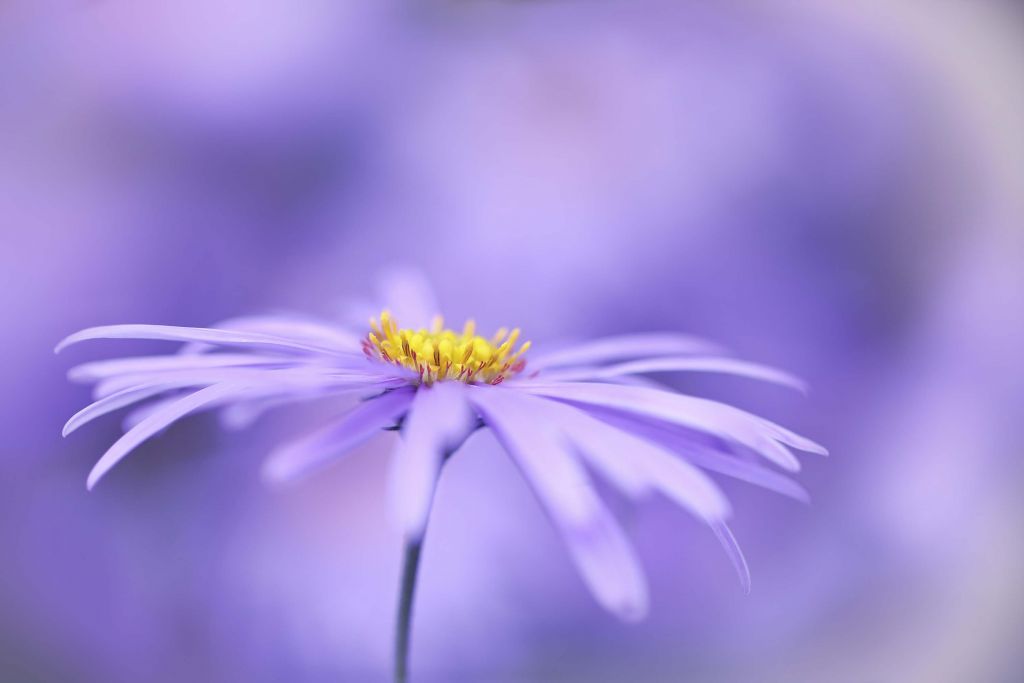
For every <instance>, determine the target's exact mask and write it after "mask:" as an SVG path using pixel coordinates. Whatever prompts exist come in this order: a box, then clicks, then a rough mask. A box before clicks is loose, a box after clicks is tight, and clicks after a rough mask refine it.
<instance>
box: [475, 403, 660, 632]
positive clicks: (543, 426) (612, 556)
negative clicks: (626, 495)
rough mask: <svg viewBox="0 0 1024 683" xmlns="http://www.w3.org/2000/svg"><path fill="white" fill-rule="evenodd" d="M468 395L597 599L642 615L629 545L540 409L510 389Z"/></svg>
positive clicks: (641, 588)
mask: <svg viewBox="0 0 1024 683" xmlns="http://www.w3.org/2000/svg"><path fill="white" fill-rule="evenodd" d="M468 396H469V397H470V400H471V401H472V402H473V403H474V404H475V405H476V406H477V409H478V410H479V411H480V413H481V415H482V416H483V417H484V421H485V422H486V423H487V424H488V425H489V426H490V427H491V429H492V430H493V431H494V433H495V435H496V436H497V438H498V440H499V441H500V442H501V443H502V445H503V446H504V447H505V449H506V450H507V451H508V453H509V455H510V456H511V457H512V459H513V461H514V462H515V463H516V464H517V465H518V466H519V469H520V470H521V471H522V472H523V475H524V476H525V477H526V480H527V481H528V482H529V483H530V485H531V487H532V489H533V491H534V493H535V494H536V495H537V498H538V499H539V500H540V502H541V505H542V506H543V507H544V508H545V509H546V510H547V512H548V514H549V515H550V516H551V519H552V521H553V522H554V524H555V526H556V528H557V529H558V530H559V531H560V532H561V534H562V537H563V539H564V540H565V543H566V547H567V548H568V550H569V554H570V557H571V558H572V560H573V562H574V564H575V565H576V567H577V569H578V570H579V572H580V574H581V575H582V576H583V579H584V581H585V582H586V584H587V586H588V587H589V588H590V590H591V592H592V593H593V595H594V597H595V598H596V599H597V601H598V602H599V603H600V604H601V605H602V606H604V607H605V608H606V609H608V610H609V611H611V612H614V613H615V614H617V615H618V616H619V617H621V618H622V619H625V620H635V619H639V618H642V617H643V616H644V615H645V614H646V612H647V601H648V598H647V585H646V582H645V580H644V576H643V572H642V570H641V569H640V565H639V562H638V561H637V558H636V556H635V554H634V552H633V549H632V547H631V546H630V544H629V541H628V540H627V539H626V537H625V534H623V532H622V529H621V528H620V527H619V525H618V523H617V522H616V521H615V519H614V518H613V517H612V516H611V514H610V513H609V512H608V511H607V509H606V508H605V506H604V504H603V503H602V502H601V500H600V499H599V498H598V496H597V494H596V493H595V492H594V490H593V487H592V486H591V484H590V482H589V480H588V478H587V476H586V473H585V472H584V471H583V468H582V466H581V465H580V463H578V462H577V461H576V459H575V458H574V457H573V456H572V455H571V454H570V453H569V452H568V450H567V445H566V444H565V443H564V442H563V441H561V440H560V439H559V437H558V434H557V433H556V432H555V431H554V430H553V429H551V428H550V425H549V423H548V422H547V421H546V420H544V419H543V414H541V413H537V412H536V410H535V409H534V408H531V407H530V404H528V403H526V402H523V401H517V400H516V399H517V396H516V392H515V391H514V390H510V389H502V388H499V387H475V388H473V389H472V390H471V391H469V392H468ZM520 398H521V397H520Z"/></svg>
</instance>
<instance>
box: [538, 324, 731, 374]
mask: <svg viewBox="0 0 1024 683" xmlns="http://www.w3.org/2000/svg"><path fill="white" fill-rule="evenodd" d="M721 350H722V349H721V347H719V346H718V345H717V344H714V343H712V342H709V341H707V340H705V339H700V338H699V337H693V336H690V335H686V334H668V333H648V334H626V335H620V336H616V337H605V338H603V339H595V340H594V341H590V342H584V343H582V344H577V345H575V346H570V347H568V348H565V349H561V350H559V351H553V352H551V353H548V354H534V355H533V356H532V357H531V359H530V367H531V368H534V369H538V370H539V369H542V368H554V367H569V366H573V365H596V364H601V363H610V362H613V361H618V360H628V359H631V358H645V357H649V356H677V355H689V354H704V355H707V354H716V353H720V352H721Z"/></svg>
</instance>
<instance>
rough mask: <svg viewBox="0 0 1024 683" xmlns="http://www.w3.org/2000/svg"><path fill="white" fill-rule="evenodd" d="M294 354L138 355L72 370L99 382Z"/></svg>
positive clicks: (75, 376) (277, 360)
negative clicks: (117, 377)
mask: <svg viewBox="0 0 1024 683" xmlns="http://www.w3.org/2000/svg"><path fill="white" fill-rule="evenodd" d="M294 362H295V358H294V357H282V356H258V355H256V354H247V353H218V354H209V355H204V356H179V355H162V356H135V357H131V358H115V359H113V360H101V361H93V362H91V363H83V364H82V365H77V366H75V367H73V368H71V369H70V370H68V379H70V380H71V381H73V382H95V381H97V380H103V379H107V378H110V377H116V376H118V375H125V374H134V373H148V372H162V371H169V370H199V369H203V368H228V367H251V366H267V365H271V366H273V365H291V364H293V363H294Z"/></svg>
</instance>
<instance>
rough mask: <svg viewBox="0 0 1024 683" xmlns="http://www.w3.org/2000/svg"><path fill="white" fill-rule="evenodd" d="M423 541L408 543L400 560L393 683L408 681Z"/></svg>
mask: <svg viewBox="0 0 1024 683" xmlns="http://www.w3.org/2000/svg"><path fill="white" fill-rule="evenodd" d="M422 549H423V540H422V539H421V540H419V541H408V542H407V543H406V544H405V555H404V558H403V560H402V583H401V586H400V588H399V595H398V619H397V621H396V623H395V683H406V681H408V680H409V643H410V635H411V631H412V601H413V596H414V594H415V593H416V574H417V571H418V569H419V566H420V552H421V551H422Z"/></svg>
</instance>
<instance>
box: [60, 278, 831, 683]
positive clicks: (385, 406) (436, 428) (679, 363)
mask: <svg viewBox="0 0 1024 683" xmlns="http://www.w3.org/2000/svg"><path fill="white" fill-rule="evenodd" d="M408 283H409V281H408V280H406V281H405V284H406V285H408ZM423 287H425V285H420V288H421V289H422V288H423ZM398 289H399V290H403V289H404V293H403V296H404V298H405V299H407V300H417V301H423V300H425V299H424V297H425V296H426V295H425V294H424V292H423V291H419V292H415V291H412V292H410V291H409V289H410V288H409V287H408V286H405V287H404V288H403V287H398ZM406 303H408V302H406ZM424 305H430V304H421V305H420V306H416V305H412V306H409V305H406V306H405V307H404V309H405V310H403V309H402V307H398V308H396V309H395V310H399V311H400V312H401V313H402V315H409V316H410V317H412V318H414V320H413V323H414V325H413V326H412V327H408V328H405V327H402V326H401V324H400V323H399V319H398V317H396V316H395V315H393V314H392V313H390V312H389V311H388V310H384V311H383V312H382V313H381V314H380V315H379V317H377V318H373V319H371V320H370V321H369V324H368V326H367V328H366V329H362V330H359V329H353V328H351V327H349V326H346V325H342V324H338V323H333V322H328V321H319V320H313V319H308V318H303V317H298V316H290V315H274V316H250V317H242V318H235V319H231V320H227V321H224V322H222V323H221V324H219V325H217V326H216V327H211V328H193V327H171V326H164V325H111V326H104V327H93V328H89V329H86V330H82V331H81V332H77V333H75V334H73V335H71V336H69V337H67V338H66V339H65V340H64V341H62V342H61V343H60V344H59V345H58V346H57V351H60V350H61V349H63V348H65V347H67V346H69V345H72V344H77V343H79V342H82V341H86V340H90V339H155V340H165V341H172V342H180V343H183V346H182V347H181V348H180V349H178V351H177V352H176V353H172V354H167V355H159V356H144V357H130V358H120V359H115V360H106V361H98V362H90V363H85V364H83V365H79V366H77V367H75V368H72V369H71V370H70V371H69V373H68V374H69V378H70V379H72V380H73V381H85V382H91V383H95V389H94V398H95V401H94V402H93V403H92V404H91V405H89V406H88V407H86V408H84V409H83V410H81V411H80V412H78V413H77V414H75V415H74V416H73V417H72V418H71V419H70V420H69V421H68V423H67V425H66V426H65V428H64V434H65V435H67V434H68V433H70V432H72V431H74V430H75V429H77V428H78V427H80V426H82V425H84V424H86V423H87V422H89V421H91V420H93V419H95V418H98V417H100V416H102V415H106V414H107V413H110V412H113V411H115V410H118V409H121V408H126V407H130V406H131V407H133V411H132V412H130V413H129V415H128V417H127V419H126V422H125V433H124V434H123V436H121V438H120V439H118V440H117V441H116V442H115V443H114V444H113V445H112V446H111V447H110V448H109V449H108V450H107V452H106V453H104V454H103V456H102V457H101V458H100V459H99V461H98V462H97V463H96V465H95V466H94V467H93V469H92V472H90V474H89V477H88V482H87V485H88V487H89V488H90V489H91V488H92V487H93V486H94V485H95V484H96V482H97V481H99V480H100V478H102V477H103V475H105V474H106V473H107V472H108V471H109V470H110V469H111V468H112V467H113V466H114V465H116V464H117V463H118V462H119V461H120V460H121V459H122V458H124V457H125V456H127V455H128V454H129V453H130V452H131V451H132V450H133V449H134V448H136V447H137V446H139V445H140V444H142V443H143V442H145V441H146V440H147V439H149V438H150V437H152V436H153V435H155V434H157V433H158V432H160V431H162V430H163V429H165V428H166V427H168V426H169V425H171V424H172V423H174V422H176V421H177V420H179V419H181V418H183V417H186V416H188V415H191V414H193V413H197V412H200V411H204V410H211V409H220V410H221V411H222V417H223V419H224V421H225V423H226V424H228V425H229V426H234V427H239V426H244V425H246V424H248V423H250V422H251V421H253V420H254V419H255V418H257V417H258V416H259V415H260V414H262V413H263V411H265V410H267V409H269V408H272V407H274V406H278V405H282V404H289V403H294V402H300V401H308V400H313V399H324V398H330V397H337V396H350V397H352V398H353V399H355V405H354V407H352V408H351V409H350V410H348V411H347V412H346V413H344V414H342V415H340V416H338V418H337V420H335V421H334V422H332V423H330V424H327V425H325V426H324V427H323V428H322V429H321V430H319V431H317V432H315V433H313V434H310V435H306V436H304V437H303V438H301V439H300V440H298V441H295V442H293V443H288V444H286V445H284V446H281V447H279V448H277V449H276V450H275V451H273V452H272V453H271V454H270V456H269V457H268V458H267V460H266V461H265V463H264V467H263V474H264V476H265V478H266V479H267V480H269V481H272V482H286V481H290V480H293V479H295V478H297V477H300V476H303V475H305V474H307V473H309V472H311V471H314V470H316V469H317V468H319V467H322V466H324V465H326V464H328V463H331V462H333V461H335V460H337V459H339V458H341V457H343V456H344V455H345V454H346V453H347V452H349V451H350V450H351V449H352V448H353V447H355V446H357V445H359V444H361V443H363V442H365V441H367V440H368V439H370V438H372V437H373V436H375V435H377V434H379V433H380V432H381V431H382V430H388V429H399V430H400V431H401V436H402V438H401V440H400V441H399V443H398V446H397V448H396V450H395V453H394V455H393V462H392V471H391V481H390V492H389V496H390V498H389V500H390V503H391V506H392V509H393V511H394V516H395V518H396V520H397V521H398V523H399V524H400V526H401V529H402V531H403V533H404V536H405V539H406V560H405V567H404V572H403V579H402V590H401V598H400V604H399V629H398V642H397V673H396V675H397V678H398V680H404V677H405V675H406V674H405V666H406V664H405V662H406V657H407V652H408V635H409V624H410V619H411V608H412V595H413V588H414V585H415V577H416V571H417V566H418V561H419V553H420V548H421V544H422V540H423V537H424V533H425V531H426V527H427V521H428V517H429V513H430V508H431V502H432V499H433V495H434V491H435V488H436V485H437V481H438V477H439V476H440V473H441V469H442V466H443V464H444V462H445V460H446V459H447V458H448V457H449V456H450V455H452V454H453V453H454V452H455V451H456V450H457V449H458V448H459V447H460V446H461V445H462V443H463V442H464V441H465V440H466V438H467V437H469V435H470V434H472V433H473V432H474V431H475V430H477V429H480V428H487V429H490V430H491V431H492V432H493V433H494V434H495V436H496V437H497V439H498V441H499V442H500V443H501V445H502V446H503V447H504V449H505V450H506V451H507V452H508V455H509V456H510V457H511V458H512V460H513V461H514V462H515V464H516V465H517V466H518V468H519V469H520V471H521V472H522V473H523V476H524V477H525V479H526V480H527V482H528V483H529V484H530V486H531V488H532V489H533V491H534V492H535V494H536V496H537V498H538V499H539V501H540V503H541V505H543V507H544V509H545V510H546V511H547V513H548V515H549V517H550V519H551V521H552V523H553V524H554V525H555V526H556V527H557V529H558V530H559V532H560V533H561V535H562V537H563V539H564V541H565V544H566V547H567V549H568V551H569V555H570V556H571V558H572V560H573V562H574V563H575V565H576V567H577V569H578V570H579V572H580V574H581V575H582V577H583V579H584V581H585V582H586V584H587V586H588V587H589V588H590V590H591V592H592V593H593V595H594V597H595V598H596V600H597V601H598V602H599V603H600V604H601V605H603V606H604V607H605V608H607V609H608V610H610V611H612V612H614V613H615V614H616V615H618V616H619V617H621V618H623V619H626V620H635V619H639V618H641V617H643V616H644V615H645V613H646V611H647V605H648V597H647V589H646V584H645V580H644V576H643V572H642V570H641V568H640V566H639V563H638V561H637V558H636V557H635V555H634V553H633V550H632V549H631V546H630V544H629V542H628V540H627V538H626V535H625V533H624V532H623V530H622V529H621V528H620V526H619V524H618V523H617V522H616V520H615V518H614V517H613V515H612V514H611V513H610V512H609V510H608V509H607V508H606V506H605V504H604V503H603V501H602V499H601V497H600V496H599V495H598V494H597V492H596V490H595V486H594V483H593V481H592V475H597V476H599V477H601V478H602V479H604V480H606V481H607V482H609V483H610V484H611V485H612V486H613V487H614V488H616V489H618V490H620V491H621V492H623V493H624V494H625V495H627V496H628V497H630V498H633V499H641V498H643V497H645V496H649V495H651V494H661V495H664V496H666V497H667V498H669V499H670V500H672V501H674V502H675V503H677V504H678V505H680V506H681V507H683V508H685V509H686V510H688V511H689V512H691V513H692V514H693V515H695V516H696V517H698V518H699V519H700V520H702V521H704V522H706V523H707V524H708V525H709V527H710V528H711V529H712V530H713V532H714V533H715V535H716V536H717V538H718V539H719V540H720V542H721V543H722V544H723V546H724V548H725V549H726V552H727V554H728V556H729V558H730V560H731V561H732V562H733V564H734V565H735V567H736V570H737V572H738V573H739V575H740V579H741V581H742V583H743V586H744V588H745V589H747V590H749V585H750V579H749V572H748V570H747V565H746V562H745V560H744V559H743V555H742V553H741V552H740V549H739V547H738V545H737V543H736V541H735V539H734V538H733V535H732V533H731V532H730V531H729V528H728V526H727V525H726V520H727V518H728V517H729V514H730V507H729V501H728V500H727V499H726V497H725V495H724V494H723V493H722V491H721V490H720V489H719V488H718V486H717V485H716V484H715V483H714V481H713V480H712V479H711V478H710V477H709V476H708V474H707V473H708V472H713V473H717V474H720V475H724V476H727V477H732V478H736V479H740V480H743V481H747V482H749V483H752V484H755V485H758V486H762V487H764V488H767V489H771V490H774V491H776V492H778V493H781V494H784V495H788V496H790V497H793V498H796V499H800V500H806V497H807V496H806V493H805V491H804V490H803V488H801V487H800V486H799V485H798V484H797V483H795V482H794V481H793V480H792V479H790V478H788V477H787V476H785V475H784V474H783V473H781V472H779V471H778V470H777V469H776V468H773V467H771V466H770V465H774V466H776V467H777V468H781V469H783V470H787V471H790V472H794V471H796V470H798V469H799V467H800V463H799V461H798V460H797V458H796V456H795V455H794V454H793V452H792V450H791V449H796V450H800V451H808V452H814V453H821V454H825V453H826V450H825V449H824V448H823V447H821V446H820V445H818V444H816V443H814V442H813V441H811V440H809V439H806V438H804V437H802V436H799V435H797V434H795V433H793V432H791V431H789V430H788V429H785V428H783V427H781V426H779V425H777V424H775V423H773V422H770V421H768V420H766V419H764V418H761V417H758V416H756V415H753V414H750V413H748V412H745V411H743V410H740V409H738V408H735V407H733V406H730V405H727V404H724V403H720V402H716V401H712V400H708V399H703V398H697V397H694V396H688V395H684V394H680V393H677V392H675V391H672V390H670V389H668V388H666V387H664V386H663V385H660V384H658V383H656V382H654V381H652V380H650V379H647V378H646V377H645V375H647V374H649V373H665V372H713V373H727V374H732V375H740V376H744V377H749V378H753V379H757V380H763V381H767V382H773V383H776V384H781V385H785V386H789V387H793V388H796V389H801V390H802V389H803V384H802V383H801V382H800V381H799V380H798V379H796V378H794V377H793V376H791V375H789V374H787V373H785V372H782V371H779V370H776V369H773V368H769V367H765V366H762V365H757V364H754V363H748V362H745V361H741V360H737V359H734V358H730V357H728V356H726V355H724V354H723V352H722V351H721V349H719V348H718V347H717V346H715V345H713V344H711V343H709V342H706V341H703V340H701V339H697V338H695V337H691V336H687V335H681V334H673V333H655V334H633V335H624V336H617V337H608V338H603V339H597V340H592V341H588V342H584V343H580V344H577V345H573V346H567V347H561V348H558V349H556V350H551V351H546V350H544V349H541V348H538V349H537V350H535V351H533V352H530V351H531V349H530V347H531V344H530V342H525V343H520V341H519V338H520V331H519V330H518V329H513V330H511V331H507V330H505V329H501V330H498V331H497V332H496V333H495V334H494V335H493V336H491V337H484V336H481V335H479V334H477V331H476V329H475V325H474V323H473V322H472V321H469V322H467V323H466V324H465V325H464V326H463V327H462V328H461V329H460V330H451V329H448V328H446V327H445V325H444V321H443V319H442V318H441V317H440V316H434V317H433V319H432V320H431V321H430V322H429V323H427V322H426V318H425V317H424V316H423V311H419V310H416V309H417V308H423V306H424ZM416 318H419V319H416ZM403 322H404V321H403ZM528 352H530V353H528ZM762 460H764V461H767V463H763V462H761V461H762Z"/></svg>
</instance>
